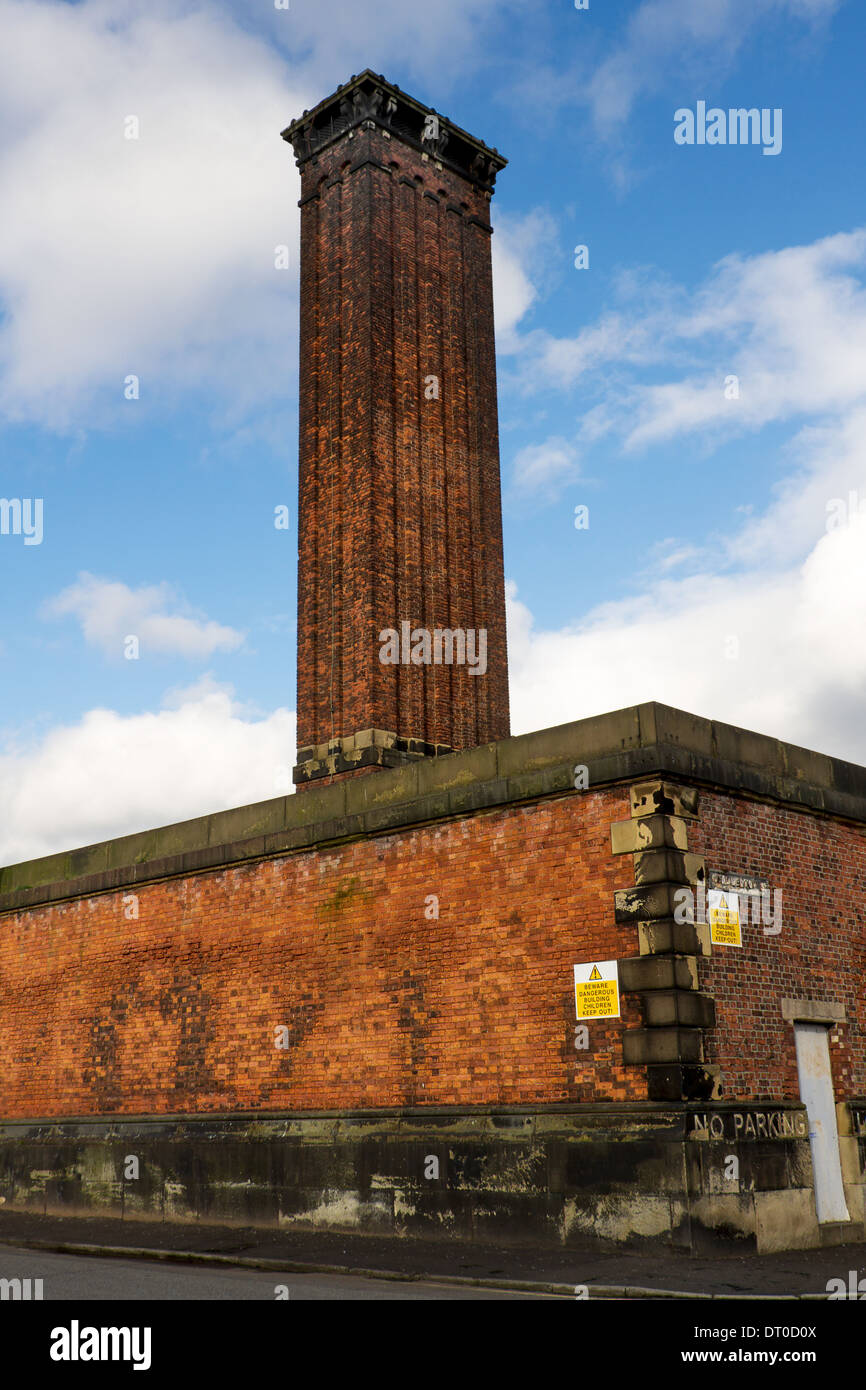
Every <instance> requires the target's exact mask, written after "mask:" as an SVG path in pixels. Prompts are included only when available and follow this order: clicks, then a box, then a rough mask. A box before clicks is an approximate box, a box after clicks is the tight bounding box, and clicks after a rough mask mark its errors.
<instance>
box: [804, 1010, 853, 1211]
mask: <svg viewBox="0 0 866 1390" xmlns="http://www.w3.org/2000/svg"><path fill="white" fill-rule="evenodd" d="M794 1041H795V1042H796V1045H797V1071H798V1073H799V1076H800V1099H801V1100H802V1101H803V1104H804V1105H805V1107H806V1113H807V1115H808V1116H809V1143H810V1144H811V1146H812V1168H813V1171H814V1174H815V1206H816V1208H817V1210H818V1220H819V1221H850V1220H851V1218H850V1216H849V1215H848V1208H847V1206H846V1205H845V1188H844V1187H843V1185H842V1164H841V1162H840V1159H839V1134H838V1131H837V1129H836V1106H835V1103H834V1100H833V1075H832V1072H831V1071H830V1047H829V1044H828V1042H827V1029H826V1027H825V1026H824V1024H822V1023H795V1024H794Z"/></svg>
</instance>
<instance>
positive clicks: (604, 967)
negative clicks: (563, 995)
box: [574, 960, 619, 1020]
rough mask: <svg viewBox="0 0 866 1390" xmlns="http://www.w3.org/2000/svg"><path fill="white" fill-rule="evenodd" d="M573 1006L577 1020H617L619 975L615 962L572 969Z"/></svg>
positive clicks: (593, 963) (605, 961) (597, 962)
mask: <svg viewBox="0 0 866 1390" xmlns="http://www.w3.org/2000/svg"><path fill="white" fill-rule="evenodd" d="M574 1006H575V1010H576V1013H577V1017H578V1020H582V1019H587V1018H619V974H618V972H617V968H616V961H615V960H602V961H592V962H591V963H590V964H587V965H576V966H575V967H574Z"/></svg>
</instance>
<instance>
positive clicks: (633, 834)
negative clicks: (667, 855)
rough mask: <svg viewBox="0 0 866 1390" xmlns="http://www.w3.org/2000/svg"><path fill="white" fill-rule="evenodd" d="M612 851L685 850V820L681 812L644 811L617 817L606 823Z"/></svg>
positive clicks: (686, 839) (686, 841)
mask: <svg viewBox="0 0 866 1390" xmlns="http://www.w3.org/2000/svg"><path fill="white" fill-rule="evenodd" d="M610 845H611V853H613V854H636V853H639V852H640V851H643V850H650V849H678V850H687V849H688V847H689V840H688V823H687V821H685V820H683V819H682V817H681V816H660V815H647V816H641V817H640V818H639V819H633V820H624V821H617V822H616V823H615V824H614V825H612V826H611V827H610Z"/></svg>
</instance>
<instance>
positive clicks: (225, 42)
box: [0, 0, 508, 430]
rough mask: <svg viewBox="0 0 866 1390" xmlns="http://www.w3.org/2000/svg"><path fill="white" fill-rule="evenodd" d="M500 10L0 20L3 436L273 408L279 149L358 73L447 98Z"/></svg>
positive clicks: (284, 228) (165, 13)
mask: <svg viewBox="0 0 866 1390" xmlns="http://www.w3.org/2000/svg"><path fill="white" fill-rule="evenodd" d="M507 8H508V7H507V6H505V5H503V4H501V3H495V0H469V2H468V3H467V0H439V2H438V3H437V4H436V5H435V6H426V5H420V6H414V7H410V8H409V9H408V10H407V9H406V7H405V5H404V4H403V0H399V3H398V0H385V3H382V0H378V3H377V4H376V5H373V4H372V3H366V4H365V3H361V2H360V0H353V3H351V4H349V3H346V0H331V2H330V3H325V4H321V3H319V4H304V3H303V0H298V3H294V0H293V4H292V8H291V10H290V11H288V12H285V11H280V12H276V11H275V10H274V9H273V7H272V6H270V5H266V6H265V7H264V8H263V9H262V10H261V11H260V12H259V13H257V14H250V13H248V7H247V8H246V9H245V10H243V11H240V12H239V17H238V18H237V19H235V18H234V17H233V15H232V12H231V9H230V8H228V7H227V6H225V5H223V6H221V5H219V4H208V5H205V4H201V5H200V6H196V5H195V4H187V3H183V2H182V0H150V3H148V4H147V5H146V6H141V5H136V4H133V3H131V0H83V3H80V4H75V5H72V4H67V3H44V0H43V2H40V0H0V30H2V32H3V43H2V45H0V125H2V126H3V129H4V138H3V142H2V145H0V206H2V208H3V216H2V218H0V309H2V314H3V316H2V317H0V416H5V417H6V418H7V419H8V420H13V421H22V420H24V421H37V422H39V423H40V424H45V425H48V426H50V427H52V428H56V429H61V430H66V429H73V428H75V427H76V426H81V425H82V424H84V425H92V424H94V423H98V424H103V423H105V422H106V421H107V420H110V419H111V418H113V417H116V415H117V412H127V413H128V412H129V411H138V412H139V413H140V414H141V413H144V412H145V411H146V410H148V409H149V408H150V407H152V406H154V405H156V406H158V407H166V406H169V407H170V406H173V405H178V404H188V402H189V400H190V397H191V394H192V393H194V392H199V391H201V392H204V393H205V395H206V397H207V399H208V400H209V402H210V405H211V406H212V408H213V409H214V410H215V411H218V412H221V413H222V415H223V423H228V424H230V425H232V426H234V425H236V423H237V422H238V420H240V419H242V418H243V417H244V415H245V413H247V412H249V411H250V410H252V409H253V408H254V407H257V408H259V409H261V407H262V405H264V404H267V403H270V402H273V403H274V405H275V406H276V405H277V403H282V402H283V400H284V398H285V393H286V389H287V388H286V383H287V382H289V383H291V384H292V386H293V385H294V381H295V379H296V353H297V347H296V328H295V325H296V321H297V266H298V226H299V221H298V219H299V214H298V208H297V200H298V196H299V180H298V174H297V170H296V168H295V161H294V156H293V154H292V151H291V148H290V147H289V146H288V145H287V144H286V143H285V142H283V141H281V140H280V138H279V134H280V131H281V130H282V129H283V128H284V127H285V126H286V125H287V124H288V123H289V121H290V120H292V119H294V117H295V116H298V115H300V114H301V112H302V111H303V110H304V109H306V108H308V107H310V106H313V105H315V103H316V102H318V101H319V100H320V99H321V98H322V97H324V96H326V95H327V94H328V93H329V92H330V91H331V90H332V89H333V88H334V87H335V86H336V84H337V82H344V81H346V80H347V78H348V77H349V76H350V75H351V73H352V72H357V71H360V70H361V69H362V68H363V67H365V66H367V64H368V62H370V61H372V62H377V61H378V62H382V63H383V64H387V61H388V60H389V59H393V58H397V57H399V59H400V61H401V62H404V61H406V59H407V56H408V60H409V63H410V66H414V67H415V68H416V69H417V70H418V71H419V72H426V73H429V74H430V75H431V78H432V75H433V74H434V73H435V74H436V77H435V91H436V93H437V94H438V95H441V92H442V70H441V59H442V57H443V56H445V55H447V59H448V62H447V68H446V69H445V71H446V73H447V75H448V78H449V81H453V80H454V79H455V77H456V75H457V74H458V73H459V72H460V71H463V70H465V68H466V67H467V66H472V65H473V64H477V63H478V62H479V61H480V59H481V55H482V53H483V52H484V45H483V44H482V43H481V41H480V39H479V38H478V36H477V31H478V28H479V26H481V25H485V24H503V23H504V22H505V10H506V9H507ZM249 24H252V25H258V26H259V28H260V33H259V34H258V35H257V34H254V33H251V32H249V31H248V30H247V29H246V28H245V27H244V26H245V25H249ZM274 43H276V44H277V46H276V47H275V46H274ZM281 46H282V47H285V48H290V49H291V52H292V54H293V55H294V54H298V55H300V56H298V57H296V56H292V57H290V58H288V57H286V56H284V54H283V53H282V52H281V51H280V47H281ZM362 54H363V57H362ZM129 116H134V117H136V118H137V120H138V122H139V124H140V129H139V138H138V139H126V138H125V137H124V131H125V121H126V118H127V117H129ZM283 244H287V245H288V246H289V248H290V267H289V269H287V270H282V269H276V268H275V265H274V251H275V247H276V246H278V245H283ZM129 374H134V375H136V376H138V377H139V378H140V383H141V386H140V399H139V401H138V402H132V401H126V400H124V397H123V383H124V379H125V378H126V376H127V375H129Z"/></svg>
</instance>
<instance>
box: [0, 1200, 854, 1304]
mask: <svg viewBox="0 0 866 1390" xmlns="http://www.w3.org/2000/svg"><path fill="white" fill-rule="evenodd" d="M0 1245H6V1246H17V1247H18V1248H21V1249H25V1248H26V1249H37V1250H47V1251H54V1252H56V1253H66V1254H78V1255H87V1256H97V1255H102V1256H113V1257H114V1258H118V1259H120V1258H125V1259H135V1258H138V1259H145V1260H158V1261H170V1262H179V1263H187V1264H192V1263H196V1264H208V1265H210V1266H212V1267H213V1268H216V1267H222V1268H225V1267H227V1266H235V1267H240V1268H248V1269H249V1268H253V1269H261V1270H266V1271H270V1272H272V1271H274V1270H277V1269H283V1270H285V1271H287V1272H294V1273H298V1274H301V1273H307V1274H314V1273H321V1274H339V1275H346V1276H352V1277H358V1276H366V1277H368V1278H376V1279H397V1280H418V1279H432V1280H437V1281H439V1282H449V1283H454V1284H455V1285H464V1286H469V1285H474V1286H476V1287H486V1288H502V1289H514V1290H516V1289H524V1290H526V1291H527V1292H538V1293H542V1292H547V1293H558V1294H564V1295H568V1296H571V1297H574V1289H575V1286H578V1285H586V1286H587V1288H588V1289H589V1290H590V1297H592V1296H593V1294H594V1296H596V1297H598V1296H609V1297H640V1296H653V1295H655V1296H656V1297H659V1296H664V1295H668V1296H679V1297H686V1298H701V1297H703V1298H732V1297H733V1298H741V1297H758V1298H761V1297H763V1298H812V1299H814V1298H818V1297H821V1298H826V1294H827V1281H828V1280H830V1279H839V1278H842V1279H844V1280H845V1281H846V1283H848V1281H849V1275H850V1272H851V1271H852V1270H853V1271H854V1272H855V1274H856V1278H857V1280H860V1279H863V1278H864V1277H866V1244H858V1245H841V1246H832V1247H829V1248H826V1249H821V1250H787V1251H782V1252H780V1253H778V1254H772V1255H756V1254H754V1253H753V1252H747V1251H743V1250H742V1249H738V1248H737V1247H736V1246H735V1245H732V1246H731V1247H730V1248H728V1247H722V1248H720V1249H718V1250H714V1251H713V1252H712V1253H710V1254H702V1255H691V1254H688V1253H686V1252H684V1251H679V1250H675V1249H671V1248H666V1247H660V1246H653V1247H651V1248H650V1247H646V1246H645V1247H643V1248H622V1247H619V1246H610V1247H602V1246H600V1245H598V1244H593V1245H591V1246H590V1245H589V1244H586V1245H585V1246H583V1247H580V1246H573V1245H570V1246H568V1247H565V1248H563V1247H555V1248H549V1247H542V1246H533V1245H529V1244H525V1243H522V1244H520V1245H518V1244H504V1243H499V1242H497V1243H488V1242H469V1241H464V1240H455V1239H449V1238H448V1237H447V1236H444V1235H443V1236H441V1237H438V1238H435V1239H431V1238H425V1239H420V1238H418V1237H414V1236H376V1235H367V1234H356V1233H345V1232H338V1231H316V1230H291V1229H289V1230H274V1229H270V1228H254V1227H237V1226H216V1225H214V1226H210V1225H202V1224H195V1225H181V1224H176V1223H174V1222H172V1223H168V1222H159V1221H142V1220H136V1221H133V1220H128V1221H121V1220H119V1219H117V1218H112V1217H104V1216H101V1217H91V1216H53V1215H52V1216H42V1215H39V1214H36V1213H32V1212H14V1211H0Z"/></svg>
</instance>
